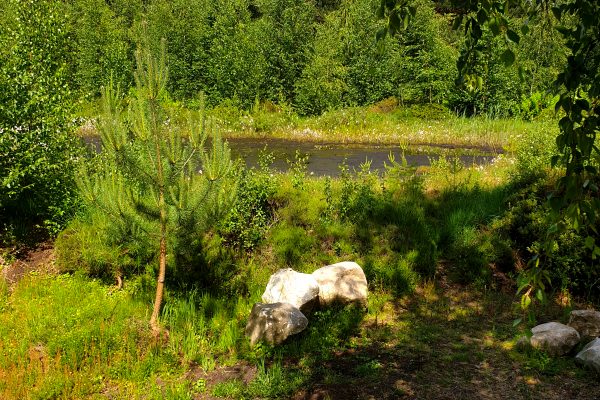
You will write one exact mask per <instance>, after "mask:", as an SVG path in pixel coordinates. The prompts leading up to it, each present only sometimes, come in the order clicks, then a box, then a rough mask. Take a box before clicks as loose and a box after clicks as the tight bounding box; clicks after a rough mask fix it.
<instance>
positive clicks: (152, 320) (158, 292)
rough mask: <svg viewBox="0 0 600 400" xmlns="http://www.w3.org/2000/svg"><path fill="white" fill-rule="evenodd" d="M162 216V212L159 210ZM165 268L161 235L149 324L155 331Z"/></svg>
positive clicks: (165, 254)
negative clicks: (154, 293)
mask: <svg viewBox="0 0 600 400" xmlns="http://www.w3.org/2000/svg"><path fill="white" fill-rule="evenodd" d="M161 216H162V212H161ZM164 230H165V229H164V226H163V225H162V224H161V231H163V233H166V232H164ZM166 269H167V239H166V237H165V235H164V234H163V235H161V238H160V256H159V267H158V280H157V282H156V296H155V298H154V308H153V309H152V317H150V326H151V327H152V330H153V331H155V332H158V331H160V326H159V324H158V314H159V312H160V306H161V304H162V299H163V291H164V288H165V272H166Z"/></svg>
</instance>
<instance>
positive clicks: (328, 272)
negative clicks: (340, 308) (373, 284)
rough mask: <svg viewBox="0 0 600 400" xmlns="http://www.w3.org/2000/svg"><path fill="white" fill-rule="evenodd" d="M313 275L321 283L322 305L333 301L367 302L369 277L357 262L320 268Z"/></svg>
mask: <svg viewBox="0 0 600 400" xmlns="http://www.w3.org/2000/svg"><path fill="white" fill-rule="evenodd" d="M312 275H313V276H314V277H315V279H316V280H317V283H318V284H319V302H320V303H321V305H329V304H332V303H342V304H347V303H359V304H361V305H366V304H367V294H368V286H367V278H366V276H365V273H364V272H363V270H362V268H361V267H360V266H359V265H358V264H357V263H355V262H351V261H345V262H340V263H337V264H333V265H328V266H326V267H323V268H319V269H318V270H316V271H315V272H313V273H312Z"/></svg>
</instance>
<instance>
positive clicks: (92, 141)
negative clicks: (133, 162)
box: [85, 137, 499, 176]
mask: <svg viewBox="0 0 600 400" xmlns="http://www.w3.org/2000/svg"><path fill="white" fill-rule="evenodd" d="M85 141H86V143H87V144H88V145H89V146H91V147H92V148H94V149H95V150H96V151H100V149H101V145H100V138H98V137H88V138H86V139H85ZM227 141H228V142H229V146H230V148H231V152H232V155H233V157H234V158H241V159H242V160H244V162H245V163H246V165H247V166H249V167H254V166H257V165H258V157H259V154H260V152H261V151H262V150H264V149H265V146H266V149H267V152H269V153H272V154H273V155H274V156H275V162H274V164H273V168H274V169H275V170H278V171H285V170H287V169H288V167H289V165H288V160H289V161H293V160H294V158H295V156H296V151H299V152H300V154H301V155H308V166H307V172H308V173H309V174H312V175H316V176H338V175H339V173H340V169H339V166H340V164H342V163H343V162H344V161H345V162H346V164H347V165H348V167H349V169H350V171H353V170H358V169H359V168H360V165H361V164H362V163H364V162H365V161H367V160H369V161H370V162H371V169H372V170H378V171H382V170H383V169H384V162H386V161H388V158H389V156H390V154H392V155H393V156H394V157H395V159H396V161H398V162H400V161H401V159H402V154H404V156H405V157H406V161H407V162H408V164H409V165H412V166H415V167H420V166H427V165H430V164H431V161H432V160H437V159H438V158H439V157H440V154H448V153H451V154H454V155H453V157H458V158H460V160H461V162H462V163H463V164H464V165H465V166H472V165H482V164H487V163H490V162H491V161H492V160H493V159H494V157H496V156H497V155H498V154H499V152H497V151H494V150H493V149H474V148H456V147H452V146H437V147H436V146H429V147H427V148H426V149H425V150H426V151H424V149H423V148H417V147H408V148H404V149H403V148H402V147H401V146H399V145H396V146H394V145H388V144H386V145H377V144H345V143H311V142H301V141H293V140H287V139H257V138H243V139H241V138H229V139H227ZM465 152H466V153H468V154H469V155H465V154H461V153H465Z"/></svg>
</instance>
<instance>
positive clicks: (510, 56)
mask: <svg viewBox="0 0 600 400" xmlns="http://www.w3.org/2000/svg"><path fill="white" fill-rule="evenodd" d="M500 59H501V60H502V62H503V63H504V65H505V66H506V67H510V66H511V65H513V63H514V62H515V53H513V51H512V50H511V49H506V50H504V53H502V55H501V56H500Z"/></svg>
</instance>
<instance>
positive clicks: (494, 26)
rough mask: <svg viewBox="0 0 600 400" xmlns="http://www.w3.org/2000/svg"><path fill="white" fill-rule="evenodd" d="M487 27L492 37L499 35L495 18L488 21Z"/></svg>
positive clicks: (498, 26)
mask: <svg viewBox="0 0 600 400" xmlns="http://www.w3.org/2000/svg"><path fill="white" fill-rule="evenodd" d="M489 27H490V30H491V31H492V33H493V34H494V36H498V35H499V34H500V25H498V21H497V20H496V18H494V19H492V20H491V21H490V23H489Z"/></svg>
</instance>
